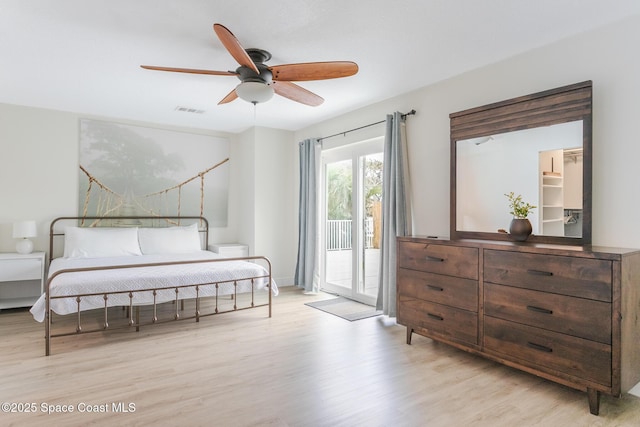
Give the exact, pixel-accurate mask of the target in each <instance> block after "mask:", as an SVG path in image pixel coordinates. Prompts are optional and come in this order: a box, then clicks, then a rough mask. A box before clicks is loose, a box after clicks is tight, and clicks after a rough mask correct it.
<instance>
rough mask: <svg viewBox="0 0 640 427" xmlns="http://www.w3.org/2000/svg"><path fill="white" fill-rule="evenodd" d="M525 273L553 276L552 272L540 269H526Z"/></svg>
mask: <svg viewBox="0 0 640 427" xmlns="http://www.w3.org/2000/svg"><path fill="white" fill-rule="evenodd" d="M527 273H529V274H533V275H536V276H553V273H552V272H550V271H542V270H527Z"/></svg>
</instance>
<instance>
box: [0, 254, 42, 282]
mask: <svg viewBox="0 0 640 427" xmlns="http://www.w3.org/2000/svg"><path fill="white" fill-rule="evenodd" d="M41 277H42V260H40V259H37V258H26V259H18V258H15V259H5V260H1V261H0V282H9V281H17V280H40V278H41Z"/></svg>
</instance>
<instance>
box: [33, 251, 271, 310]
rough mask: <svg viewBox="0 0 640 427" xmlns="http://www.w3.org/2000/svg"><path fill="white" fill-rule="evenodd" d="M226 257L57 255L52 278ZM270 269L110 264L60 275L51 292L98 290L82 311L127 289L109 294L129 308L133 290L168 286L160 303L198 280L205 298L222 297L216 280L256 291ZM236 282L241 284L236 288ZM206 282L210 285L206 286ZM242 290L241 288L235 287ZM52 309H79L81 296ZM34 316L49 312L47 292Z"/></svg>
mask: <svg viewBox="0 0 640 427" xmlns="http://www.w3.org/2000/svg"><path fill="white" fill-rule="evenodd" d="M216 259H221V260H224V258H222V257H220V256H219V255H218V254H215V253H213V252H209V251H199V252H192V253H185V254H171V255H140V256H120V257H108V258H56V259H54V260H53V261H52V262H51V265H50V267H49V273H48V277H52V276H53V275H54V274H55V273H56V272H58V271H62V270H67V269H75V268H89V267H91V268H92V267H112V266H129V265H139V264H149V263H163V262H180V261H192V260H216ZM268 274H269V273H268V271H267V270H266V269H265V268H264V267H263V266H261V265H259V264H258V263H255V262H249V261H218V262H203V263H192V264H172V265H159V266H141V267H135V268H115V269H114V268H109V269H104V270H97V271H82V272H65V273H61V274H59V275H58V276H56V277H54V278H53V280H52V281H51V285H50V292H51V296H52V297H54V296H63V295H78V294H93V293H95V294H98V295H91V296H83V297H82V299H81V302H80V310H81V311H84V310H91V309H95V308H103V307H104V306H105V300H104V297H103V293H104V292H119V291H123V293H119V294H114V295H109V296H108V300H107V305H108V306H128V305H129V303H130V300H129V293H128V292H126V291H129V290H145V289H152V288H155V289H158V288H166V289H162V290H159V291H157V294H156V296H155V301H156V303H161V302H167V301H171V300H175V299H176V292H175V289H176V286H183V285H194V284H198V285H201V286H199V289H198V295H199V296H200V297H205V296H214V295H216V286H215V285H214V284H215V283H219V285H218V290H217V293H218V295H229V294H233V293H234V292H237V293H243V292H250V291H251V289H252V282H251V280H247V279H250V278H252V277H258V276H262V277H260V278H258V279H254V281H253V285H254V286H255V287H256V288H257V289H265V288H266V286H267V284H268V281H269V277H268ZM234 281H235V283H236V286H235V287H234ZM205 284H206V285H205ZM234 288H236V289H234ZM271 290H272V292H273V294H274V295H277V294H278V288H277V285H276V284H275V282H274V281H273V280H272V281H271ZM195 297H196V289H195V287H192V286H190V287H187V288H180V289H179V291H178V298H179V299H188V298H195ZM153 302H154V295H153V292H152V291H143V292H134V293H133V304H134V305H146V304H152V303H153ZM51 309H52V310H53V311H54V312H55V313H57V314H70V313H75V312H76V311H77V309H78V305H77V302H76V299H75V298H59V299H58V298H52V299H51ZM30 311H31V314H32V315H33V317H34V319H35V320H37V321H38V322H42V321H43V320H44V317H45V311H46V295H44V294H43V295H42V296H41V297H40V298H39V299H38V301H36V303H35V304H34V305H33V307H32V308H31V310H30Z"/></svg>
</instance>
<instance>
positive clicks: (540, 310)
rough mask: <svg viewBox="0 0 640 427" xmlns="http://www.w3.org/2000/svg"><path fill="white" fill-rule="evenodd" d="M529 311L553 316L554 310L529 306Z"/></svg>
mask: <svg viewBox="0 0 640 427" xmlns="http://www.w3.org/2000/svg"><path fill="white" fill-rule="evenodd" d="M527 310H530V311H535V312H536V313H544V314H553V310H547V309H546V308H540V307H536V306H535V305H528V306H527Z"/></svg>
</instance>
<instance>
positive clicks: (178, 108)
mask: <svg viewBox="0 0 640 427" xmlns="http://www.w3.org/2000/svg"><path fill="white" fill-rule="evenodd" d="M176 111H181V112H183V113H194V114H204V110H198V109H197V108H190V107H181V106H179V105H178V106H177V107H176Z"/></svg>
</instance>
